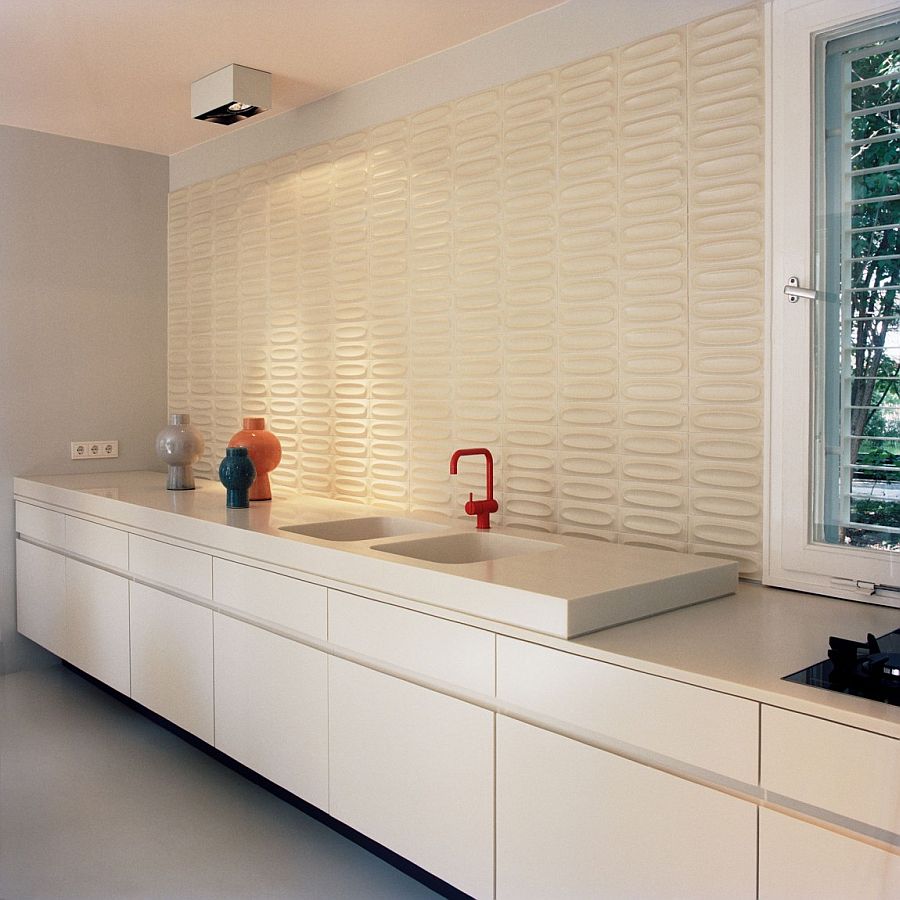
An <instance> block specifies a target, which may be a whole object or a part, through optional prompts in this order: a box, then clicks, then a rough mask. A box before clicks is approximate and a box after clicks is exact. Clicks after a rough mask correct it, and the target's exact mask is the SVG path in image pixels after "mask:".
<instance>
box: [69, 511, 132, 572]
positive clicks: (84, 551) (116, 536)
mask: <svg viewBox="0 0 900 900" xmlns="http://www.w3.org/2000/svg"><path fill="white" fill-rule="evenodd" d="M66 549H67V550H71V551H72V553H77V554H78V555H79V556H84V557H85V558H87V559H90V560H93V561H94V562H98V563H100V564H101V565H105V566H115V567H116V568H117V569H127V568H128V533H127V532H125V531H119V529H118V528H110V527H109V526H108V525H98V524H97V523H96V522H88V521H86V520H85V519H76V518H75V517H74V516H66Z"/></svg>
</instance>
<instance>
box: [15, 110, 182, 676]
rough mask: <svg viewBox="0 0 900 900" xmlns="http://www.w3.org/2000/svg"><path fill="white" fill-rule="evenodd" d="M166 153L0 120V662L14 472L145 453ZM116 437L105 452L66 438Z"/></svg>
mask: <svg viewBox="0 0 900 900" xmlns="http://www.w3.org/2000/svg"><path fill="white" fill-rule="evenodd" d="M167 186H168V159H167V158H166V157H164V156H159V155H156V154H150V153H142V152H138V151H134V150H126V149H122V148H117V147H110V146H106V145H102V144H94V143H89V142H87V141H79V140H74V139H71V138H64V137H59V136H56V135H49V134H42V133H38V132H33V131H26V130H23V129H19V128H10V127H0V198H2V203H0V672H4V671H14V670H16V669H18V668H22V667H23V666H26V665H30V664H35V663H36V662H38V661H39V660H40V659H41V658H42V657H43V656H44V655H43V653H42V651H41V652H39V651H38V650H37V648H36V647H35V645H33V644H31V642H29V641H27V640H25V639H24V638H22V637H20V636H19V635H18V634H17V633H16V628H15V555H14V537H15V531H14V521H13V503H12V478H13V476H14V475H28V474H47V473H61V472H86V471H99V470H100V469H101V468H106V469H108V470H112V469H139V468H148V467H153V466H155V463H156V460H155V456H154V452H153V437H154V435H155V433H156V431H157V430H158V429H159V428H160V427H161V426H162V424H164V422H165V414H166V192H167ZM94 438H101V439H117V440H118V441H119V452H120V456H119V458H118V459H117V460H111V461H109V462H104V463H101V462H99V461H82V462H72V461H70V460H69V458H68V456H69V453H68V450H69V442H70V441H73V440H90V439H94Z"/></svg>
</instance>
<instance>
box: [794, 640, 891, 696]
mask: <svg viewBox="0 0 900 900" xmlns="http://www.w3.org/2000/svg"><path fill="white" fill-rule="evenodd" d="M828 643H829V645H830V649H829V651H828V659H825V660H822V662H819V663H816V664H815V665H813V666H809V667H808V668H806V669H801V670H800V671H799V672H794V674H793V675H786V676H785V677H784V679H783V680H784V681H793V682H796V683H798V684H808V685H812V686H813V687H818V688H824V689H825V690H828V691H838V692H839V693H842V694H852V695H853V696H854V697H865V698H866V699H868V700H878V701H881V702H882V703H890V704H892V705H894V706H900V628H898V629H897V630H896V631H891V632H889V633H888V634H885V635H882V636H881V637H879V638H876V637H874V635H871V634H870V635H868V637H867V639H866V642H865V643H860V642H858V641H851V640H847V639H846V638H839V637H832V638H829V642H828Z"/></svg>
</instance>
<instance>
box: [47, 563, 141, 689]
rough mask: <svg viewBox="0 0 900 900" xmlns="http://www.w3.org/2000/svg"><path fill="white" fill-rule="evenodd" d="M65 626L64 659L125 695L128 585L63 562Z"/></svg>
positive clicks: (86, 567)
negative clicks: (64, 576)
mask: <svg viewBox="0 0 900 900" xmlns="http://www.w3.org/2000/svg"><path fill="white" fill-rule="evenodd" d="M65 621H66V637H65V654H64V658H65V659H67V660H68V661H69V662H71V663H72V665H75V666H78V668H79V669H82V670H84V671H85V672H87V673H88V675H93V676H94V678H97V679H99V680H100V681H102V682H103V683H104V684H108V685H109V686H110V687H112V688H115V689H116V690H117V691H119V693H122V694H129V693H130V691H131V673H130V651H129V643H128V581H127V580H126V579H125V578H123V577H122V576H121V575H113V574H112V573H111V572H104V571H103V570H102V569H95V568H94V567H93V566H90V565H86V564H85V563H80V562H76V561H75V560H74V559H67V560H66V611H65Z"/></svg>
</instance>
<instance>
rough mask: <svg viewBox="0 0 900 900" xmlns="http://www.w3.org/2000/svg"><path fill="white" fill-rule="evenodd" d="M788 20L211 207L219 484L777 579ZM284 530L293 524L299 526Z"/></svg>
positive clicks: (191, 241) (195, 345)
mask: <svg viewBox="0 0 900 900" xmlns="http://www.w3.org/2000/svg"><path fill="white" fill-rule="evenodd" d="M762 26H763V21H762V9H761V7H760V6H759V5H752V6H748V7H744V8H741V9H738V10H735V11H731V12H728V13H726V14H723V15H720V16H717V17H715V18H711V19H707V20H704V21H701V22H697V23H693V24H691V25H689V26H687V27H685V28H681V29H678V30H676V31H671V32H667V33H665V34H662V35H659V36H657V37H654V38H652V39H650V40H646V41H642V42H641V43H638V44H635V45H633V46H629V47H625V48H621V49H617V50H614V51H612V52H610V53H608V54H605V55H603V56H598V57H595V58H592V59H588V60H585V61H583V62H579V63H576V64H573V65H569V66H564V67H561V68H558V69H553V70H550V71H546V72H542V73H540V74H538V75H535V76H533V77H530V78H527V79H524V80H522V81H517V82H514V83H511V84H506V85H502V86H500V87H498V88H496V89H494V90H490V91H485V92H483V93H479V94H477V95H474V96H470V97H465V98H462V99H460V100H458V101H456V102H454V103H450V104H447V105H444V106H440V107H437V108H435V109H431V110H428V111H426V112H423V113H420V114H417V115H414V116H411V117H409V118H406V119H402V120H400V121H395V122H389V123H386V124H384V125H380V126H378V127H375V128H371V129H369V130H366V131H364V132H360V133H357V134H351V135H348V136H346V137H344V138H341V139H340V140H336V141H332V142H330V143H327V144H322V145H318V146H311V147H305V148H302V149H300V150H298V151H297V152H296V153H293V154H291V155H289V156H284V157H281V158H279V159H275V160H272V161H271V162H269V163H267V164H264V165H257V166H249V167H247V168H245V169H241V170H240V171H237V172H235V173H233V174H231V175H228V176H225V177H222V178H217V179H215V180H213V181H208V182H204V183H202V184H197V185H193V186H191V187H189V188H185V189H183V190H180V191H178V192H176V193H173V194H171V195H170V203H169V407H170V410H171V411H173V412H187V413H190V414H191V416H192V421H193V422H194V423H196V424H197V425H198V427H199V428H200V429H201V430H202V431H203V432H204V434H205V436H206V438H207V450H206V455H205V457H204V458H203V460H202V461H201V462H200V463H199V464H198V465H197V467H196V470H197V472H198V474H200V475H202V476H208V477H214V472H215V466H216V465H217V463H218V460H219V458H220V457H221V456H222V455H223V452H224V447H225V444H226V442H227V440H228V438H229V437H230V436H231V434H232V433H233V432H234V431H236V430H237V429H238V428H239V427H240V422H241V417H242V416H244V415H253V416H266V417H268V421H269V424H270V427H271V428H272V430H273V431H275V432H276V433H277V434H278V436H279V437H280V438H281V441H282V443H283V446H284V458H283V461H282V463H281V466H280V467H279V469H278V470H276V472H275V473H274V474H273V483H274V484H275V485H276V487H280V488H282V489H283V488H297V489H302V490H303V491H306V492H309V493H313V494H318V495H323V496H329V497H337V498H340V499H344V500H355V501H359V502H360V503H373V504H378V505H389V506H394V507H398V508H402V509H413V510H436V511H440V512H444V513H452V514H457V515H458V514H461V512H462V503H463V502H464V500H465V498H466V497H467V495H468V491H469V490H474V491H475V492H476V495H480V492H481V491H483V481H484V475H483V464H482V463H481V462H480V461H478V460H469V461H467V460H463V461H462V463H461V464H460V472H461V474H460V476H459V477H458V478H451V476H450V474H449V459H450V455H451V453H452V451H453V450H454V449H456V448H457V447H466V446H487V447H490V448H491V449H492V450H493V452H494V454H495V457H496V460H497V469H496V472H497V497H498V499H499V501H500V505H501V515H500V517H499V518H500V520H501V521H502V522H503V523H504V524H514V525H522V526H527V527H530V528H536V529H540V530H546V531H560V532H563V533H567V534H586V535H591V536H594V537H599V538H602V539H605V540H612V541H621V542H625V543H638V544H649V545H654V546H664V547H670V548H672V549H677V550H689V551H692V552H700V553H711V554H716V555H724V556H728V557H732V558H735V559H738V560H740V561H741V563H742V571H743V573H744V574H746V575H749V576H751V577H753V576H758V575H759V570H760V564H761V529H762V481H763V477H762V476H763V337H764V316H763V306H764V304H763V296H764V283H763V279H764V179H765V159H764V132H763V125H764V121H763V120H764V106H763V103H764V80H765V79H764V55H763V27H762ZM276 502H277V501H276Z"/></svg>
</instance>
